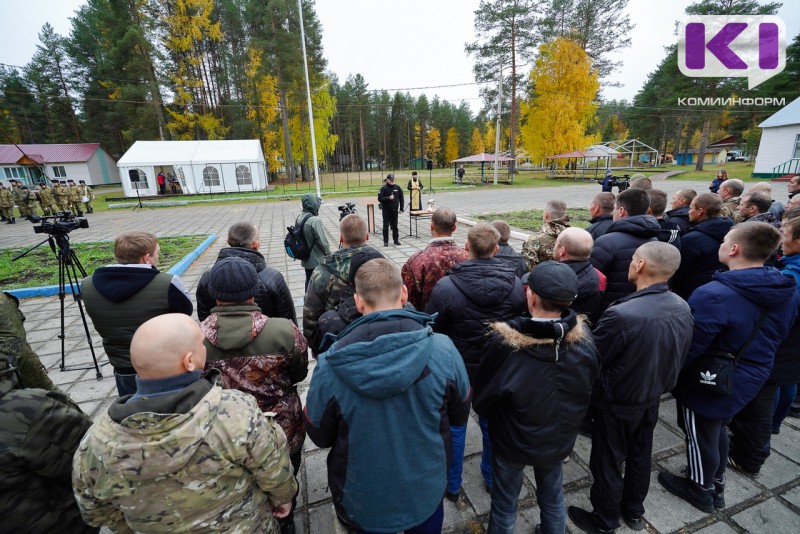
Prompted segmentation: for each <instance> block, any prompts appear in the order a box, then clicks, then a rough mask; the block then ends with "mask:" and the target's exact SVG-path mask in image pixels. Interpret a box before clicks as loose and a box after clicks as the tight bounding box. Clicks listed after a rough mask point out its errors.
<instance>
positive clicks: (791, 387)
mask: <svg viewBox="0 0 800 534" xmlns="http://www.w3.org/2000/svg"><path fill="white" fill-rule="evenodd" d="M795 395H797V384H783V385H780V386H778V392H777V393H776V394H775V412H774V414H773V415H772V430H777V429H779V428H780V427H781V423H783V420H784V419H786V416H787V415H789V410H791V409H792V401H794V397H795Z"/></svg>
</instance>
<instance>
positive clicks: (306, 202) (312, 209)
mask: <svg viewBox="0 0 800 534" xmlns="http://www.w3.org/2000/svg"><path fill="white" fill-rule="evenodd" d="M302 204H303V212H304V213H310V214H312V215H318V214H319V207H320V206H321V205H322V200H320V198H319V197H318V196H317V195H315V194H313V193H308V194H306V195H303V199H302Z"/></svg>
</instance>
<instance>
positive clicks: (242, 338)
mask: <svg viewBox="0 0 800 534" xmlns="http://www.w3.org/2000/svg"><path fill="white" fill-rule="evenodd" d="M267 320H268V318H267V316H265V315H264V314H263V313H261V309H260V308H259V307H258V304H256V303H254V302H249V303H246V304H237V305H233V306H216V307H214V308H212V310H211V315H209V316H208V317H207V318H206V320H205V321H203V322H202V323H200V329H201V330H202V331H203V336H205V338H206V340H207V341H208V342H209V343H210V344H212V345H214V346H215V347H217V348H218V349H219V350H234V349H241V348H243V347H246V346H247V345H249V344H250V342H252V341H253V340H254V339H255V338H256V336H257V335H258V334H259V333H260V332H261V331H262V330H263V329H264V326H265V325H266V324H267Z"/></svg>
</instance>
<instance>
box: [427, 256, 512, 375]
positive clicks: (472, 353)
mask: <svg viewBox="0 0 800 534" xmlns="http://www.w3.org/2000/svg"><path fill="white" fill-rule="evenodd" d="M524 311H525V292H524V291H523V289H522V282H520V280H519V278H517V277H516V275H515V274H514V270H513V269H512V268H511V267H509V266H507V265H506V264H504V263H503V262H502V261H500V260H498V259H495V258H489V259H472V260H467V261H463V262H461V263H458V264H456V265H454V266H453V267H452V268H451V269H450V272H449V273H448V274H447V276H445V277H444V278H442V279H441V280H439V282H437V284H436V286H435V287H434V288H433V291H432V292H431V298H430V300H429V301H428V306H427V308H425V312H426V313H429V314H434V313H435V314H438V315H437V316H436V323H435V325H434V329H435V330H436V331H437V332H441V333H443V334H446V335H447V336H448V337H450V339H452V340H453V344H454V345H455V346H456V348H457V349H458V351H459V352H460V353H461V357H462V358H464V364H465V365H466V368H467V373H468V374H469V377H470V380H473V379H474V375H475V372H476V371H477V370H478V365H479V364H480V362H481V358H482V357H483V354H484V350H483V346H484V344H485V343H486V333H487V332H488V329H489V324H490V323H493V322H496V321H508V320H509V319H513V318H514V317H518V316H520V315H522V313H523V312H524Z"/></svg>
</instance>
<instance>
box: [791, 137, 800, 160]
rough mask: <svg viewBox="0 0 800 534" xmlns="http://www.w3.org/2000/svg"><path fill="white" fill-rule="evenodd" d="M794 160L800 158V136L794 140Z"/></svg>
mask: <svg viewBox="0 0 800 534" xmlns="http://www.w3.org/2000/svg"><path fill="white" fill-rule="evenodd" d="M792 157H793V158H800V135H798V136H797V137H796V138H795V140H794V156H792Z"/></svg>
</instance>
